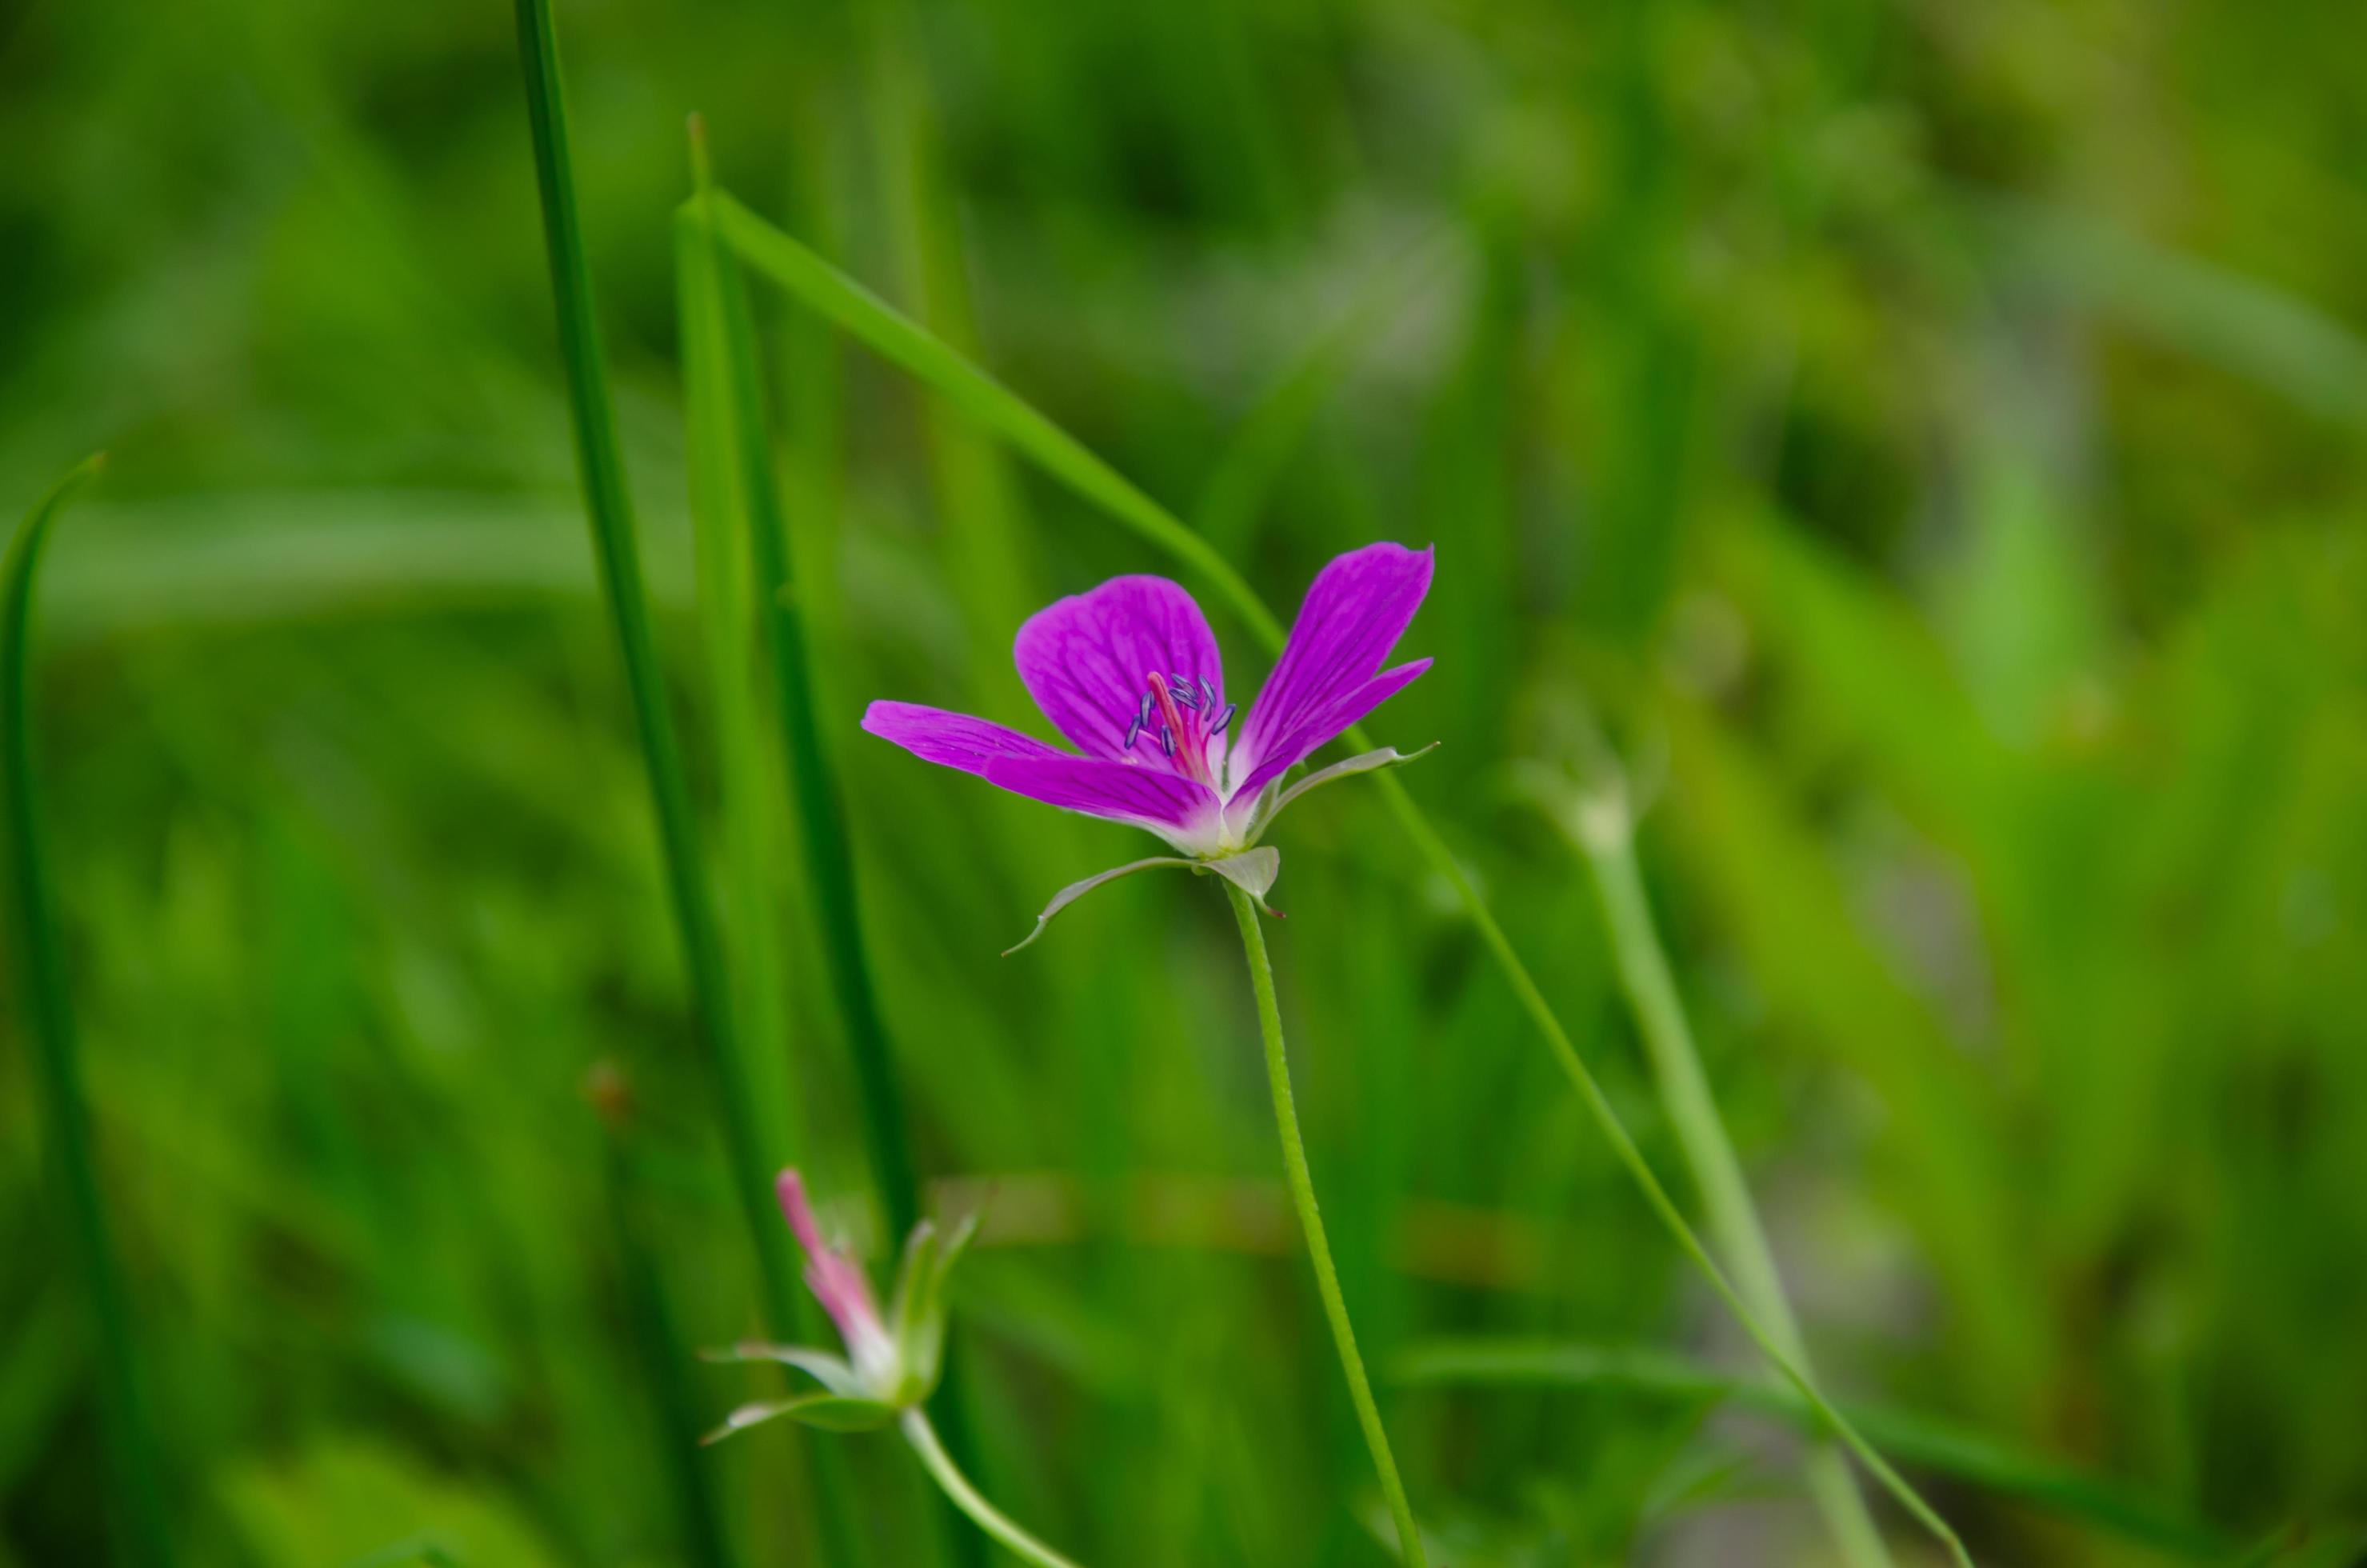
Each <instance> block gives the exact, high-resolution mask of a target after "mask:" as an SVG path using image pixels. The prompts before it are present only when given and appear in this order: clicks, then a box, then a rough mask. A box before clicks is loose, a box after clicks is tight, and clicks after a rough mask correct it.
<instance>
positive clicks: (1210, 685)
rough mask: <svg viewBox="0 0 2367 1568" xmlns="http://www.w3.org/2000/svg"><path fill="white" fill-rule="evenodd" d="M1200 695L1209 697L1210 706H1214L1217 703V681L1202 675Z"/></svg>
mask: <svg viewBox="0 0 2367 1568" xmlns="http://www.w3.org/2000/svg"><path fill="white" fill-rule="evenodd" d="M1200 695H1201V696H1202V697H1204V698H1206V699H1207V701H1208V706H1209V707H1211V708H1214V707H1215V706H1216V705H1217V683H1216V682H1215V681H1212V680H1210V679H1209V678H1208V677H1207V676H1201V677H1200Z"/></svg>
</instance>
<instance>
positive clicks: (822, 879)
mask: <svg viewBox="0 0 2367 1568" xmlns="http://www.w3.org/2000/svg"><path fill="white" fill-rule="evenodd" d="M709 199H711V198H702V199H700V200H699V201H697V202H694V204H693V207H694V210H696V211H697V212H698V214H699V218H700V221H701V222H702V226H703V227H705V228H706V230H707V233H708V235H709V238H710V244H708V247H707V248H708V259H709V264H710V267H711V271H710V275H709V276H710V284H709V287H710V288H711V289H712V290H713V293H714V298H715V302H716V307H717V312H718V320H719V327H720V345H721V347H722V350H723V354H724V369H725V371H726V374H727V380H728V384H729V390H730V398H731V417H730V431H731V437H732V441H733V447H734V454H735V457H736V459H737V465H738V470H739V481H740V487H741V494H742V497H743V499H744V500H745V503H746V506H747V509H748V529H747V532H748V545H749V551H750V568H751V571H752V572H753V575H754V578H755V584H756V589H757V605H758V609H757V619H759V620H760V621H761V622H762V625H763V631H764V647H765V652H766V653H767V654H768V655H769V656H770V658H771V661H772V671H773V687H774V690H773V696H774V699H775V700H776V702H777V703H778V705H779V718H780V725H781V738H782V744H783V745H784V747H785V749H786V750H787V756H788V767H789V785H790V796H791V805H792V806H793V808H794V814H795V816H796V818H797V825H798V838H799V842H800V844H801V846H802V847H803V849H804V855H805V869H806V875H807V876H808V877H809V878H810V879H811V881H812V883H813V902H814V912H815V915H816V916H817V919H816V925H817V926H818V927H819V936H820V937H821V945H822V956H823V960H824V963H825V967H826V968H827V969H828V971H829V973H830V979H831V988H832V994H833V997H834V999H835V1000H836V1002H837V1005H838V1008H839V1015H840V1017H841V1019H842V1020H843V1021H844V1024H845V1027H846V1032H847V1043H848V1047H849V1049H850V1050H851V1051H852V1052H853V1054H854V1058H855V1086H856V1090H857V1093H858V1094H859V1096H860V1097H861V1100H862V1109H863V1121H864V1132H865V1141H866V1146H867V1148H868V1150H869V1152H870V1155H871V1165H872V1173H873V1175H874V1176H875V1177H876V1179H877V1180H878V1184H879V1197H880V1203H881V1207H882V1208H883V1209H884V1210H886V1211H887V1218H888V1233H889V1235H890V1236H897V1237H900V1236H903V1235H905V1234H906V1233H909V1232H910V1231H911V1230H912V1227H913V1226H914V1225H915V1224H917V1223H919V1221H920V1218H921V1212H920V1185H919V1181H918V1178H917V1177H916V1176H914V1174H913V1168H912V1151H911V1148H910V1145H909V1142H908V1139H907V1132H906V1123H905V1120H904V1108H903V1096H902V1092H901V1090H900V1088H899V1086H898V1085H897V1082H896V1068H895V1061H894V1056H893V1053H892V1051H891V1050H890V1048H889V1041H888V1028H887V1024H886V1022H885V1020H884V1019H883V1018H882V1017H881V1016H880V1012H879V998H878V993H877V991H876V990H875V989H874V987H873V985H872V981H871V960H870V958H869V955H868V954H867V953H866V951H865V950H864V943H863V920H862V910H861V906H860V901H859V899H858V896H857V892H856V888H855V861H854V858H853V856H852V854H851V853H850V852H849V850H848V848H847V842H846V813H845V812H844V809H843V807H842V806H841V804H840V801H839V794H838V783H837V779H836V777H835V776H834V775H833V773H832V768H831V761H830V756H831V754H830V747H829V746H828V745H827V744H825V742H824V741H823V739H822V733H821V722H820V720H819V717H818V712H817V710H818V703H817V693H816V690H815V685H814V678H813V660H812V653H811V649H810V646H809V644H808V642H807V638H806V630H805V626H804V623H803V617H802V611H801V609H800V607H799V604H798V584H797V583H796V581H795V580H794V578H793V577H792V575H791V574H790V571H789V561H788V551H787V525H786V520H785V519H784V517H783V516H782V512H781V503H780V493H779V490H778V487H777V486H776V484H775V483H774V480H773V469H772V455H771V446H770V442H769V439H768V437H767V435H766V431H765V423H764V393H763V389H762V387H761V385H760V383H759V382H758V380H757V373H756V353H755V341H756V339H755V330H754V327H753V325H752V324H751V322H750V318H749V313H748V305H747V299H746V292H745V290H744V289H743V288H742V284H741V281H740V275H739V270H738V269H737V268H736V267H732V266H730V265H729V260H728V257H727V256H726V254H725V252H724V250H723V247H722V246H721V244H719V243H713V235H714V229H713V226H712V224H713V220H712V215H711V212H710V211H709V210H707V208H706V206H705V203H706V202H707V201H708V200H709Z"/></svg>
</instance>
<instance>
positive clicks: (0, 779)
mask: <svg viewBox="0 0 2367 1568" xmlns="http://www.w3.org/2000/svg"><path fill="white" fill-rule="evenodd" d="M100 463H101V459H100V458H96V457H94V458H92V459H90V460H87V461H86V462H85V463H83V464H82V465H81V466H80V467H78V468H76V469H75V470H74V472H71V473H69V474H67V475H66V476H65V477H64V478H63V479H62V480H60V481H59V482H58V483H56V485H54V486H53V487H52V488H51V491H50V493H49V494H47V495H44V496H43V497H41V499H40V503H39V504H38V505H36V506H34V507H33V509H32V511H31V512H30V513H28V515H27V516H26V518H25V520H24V522H23V523H22V524H21V525H20V526H19V527H18V528H17V536H16V538H14V539H13V540H10V541H9V543H8V553H7V555H6V559H5V560H0V795H4V796H5V797H6V811H5V816H4V817H0V835H5V843H4V844H0V851H5V854H6V859H7V867H8V871H7V894H6V897H7V935H8V950H9V951H10V952H11V953H13V954H15V955H16V963H15V969H16V984H17V994H18V995H20V996H22V997H23V998H24V1006H25V1032H26V1034H27V1036H28V1038H29V1039H30V1040H31V1042H32V1056H33V1062H34V1072H35V1075H36V1076H37V1078H38V1079H39V1092H40V1096H41V1101H42V1105H41V1110H42V1120H43V1122H44V1123H45V1124H46V1126H47V1129H48V1136H49V1143H50V1149H51V1158H52V1159H53V1160H54V1161H55V1163H56V1167H57V1174H58V1180H59V1184H60V1186H61V1187H62V1189H63V1192H64V1197H65V1203H66V1224H65V1230H66V1233H67V1236H68V1237H69V1238H70V1241H71V1244H72V1245H73V1247H74V1261H75V1264H76V1265H77V1266H78V1267H79V1268H80V1270H81V1273H82V1277H83V1285H84V1289H85V1290H87V1291H88V1292H89V1295H90V1312H91V1316H92V1317H93V1318H94V1319H95V1320H96V1324H97V1330H98V1381H99V1400H100V1404H101V1414H102V1415H103V1417H104V1421H105V1431H106V1444H107V1459H108V1471H109V1483H110V1487H111V1490H112V1493H113V1502H112V1506H110V1507H109V1508H108V1515H109V1517H111V1518H112V1519H114V1520H115V1521H117V1527H116V1530H115V1532H114V1533H115V1536H116V1540H115V1549H116V1552H117V1555H118V1557H119V1561H122V1562H132V1563H137V1564H140V1565H141V1568H164V1565H165V1564H169V1563H170V1562H173V1560H174V1552H173V1539H172V1532H171V1529H170V1528H169V1526H168V1524H167V1520H166V1516H165V1509H164V1483H163V1480H162V1471H161V1470H160V1468H159V1466H158V1462H157V1452H156V1439H155V1432H154V1428H153V1425H152V1423H151V1421H150V1419H149V1413H148V1401H147V1385H146V1381H145V1380H144V1378H143V1376H142V1371H141V1366H140V1357H139V1346H138V1343H137V1341H136V1339H135V1336H134V1335H133V1334H132V1330H131V1309H130V1301H129V1299H128V1297H127V1295H126V1292H125V1290H124V1286H123V1269H122V1265H121V1263H120V1262H119V1260H118V1258H117V1256H116V1253H115V1246H114V1243H113V1240H112V1238H111V1237H110V1236H109V1234H108V1223H107V1205H106V1202H105V1200H104V1199H102V1198H101V1196H100V1194H99V1187H98V1169H97V1165H96V1161H95V1160H94V1159H93V1157H92V1154H91V1147H90V1110H89V1106H88V1103H87V1102H86V1100H85V1097H84V1094H83V1083H82V1062H81V1057H80V1046H79V1044H78V1043H77V1041H76V1040H75V1035H74V1004H73V1001H72V998H71V996H70V994H69V993H68V990H67V985H66V970H65V952H64V949H63V948H62V945H61V944H60V942H59V939H58V927H57V915H56V910H55V909H54V907H53V906H52V904H51V898H50V884H49V870H48V867H47V865H46V863H45V861H44V859H43V846H42V842H41V832H40V814H39V811H38V809H37V807H36V805H35V802H34V799H33V756H32V728H33V726H32V715H31V711H30V709H31V703H32V683H31V681H30V679H29V678H28V659H29V653H30V644H31V634H32V619H33V579H34V574H35V571H36V569H37V568H38V567H39V566H40V559H41V546H42V545H43V544H44V543H45V542H47V540H48V539H49V535H50V529H51V527H52V526H54V525H55V523H56V522H57V519H58V515H59V514H60V513H61V512H62V511H63V510H64V509H65V506H66V503H67V502H69V501H71V500H72V499H73V498H74V494H75V493H76V492H78V491H80V490H81V489H82V488H83V486H85V484H88V483H90V482H91V480H92V479H93V478H95V477H96V475H97V473H98V471H99V467H100Z"/></svg>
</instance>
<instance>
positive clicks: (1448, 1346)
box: [1391, 1339, 2233, 1561]
mask: <svg viewBox="0 0 2367 1568" xmlns="http://www.w3.org/2000/svg"><path fill="white" fill-rule="evenodd" d="M1391 1372H1392V1374H1393V1381H1396V1382H1398V1383H1399V1384H1401V1385H1408V1386H1423V1385H1428V1386H1433V1387H1502V1388H1538V1387H1554V1388H1572V1389H1600V1390H1611V1391H1616V1392H1623V1393H1633V1394H1638V1395H1644V1396H1648V1397H1651V1398H1656V1399H1669V1400H1681V1401H1694V1400H1709V1401H1718V1402H1722V1403H1731V1404H1736V1405H1740V1406H1743V1407H1744V1408H1747V1409H1750V1410H1753V1411H1757V1412H1759V1413H1761V1414H1763V1415H1771V1416H1773V1417H1775V1418H1776V1419H1778V1420H1781V1421H1784V1422H1786V1423H1788V1424H1790V1425H1791V1426H1795V1427H1798V1428H1799V1429H1800V1430H1802V1431H1803V1432H1806V1433H1810V1434H1814V1433H1815V1432H1816V1431H1817V1430H1818V1426H1819V1425H1820V1422H1819V1420H1818V1415H1817V1413H1816V1410H1815V1409H1814V1408H1813V1407H1812V1406H1811V1405H1810V1404H1809V1403H1807V1402H1806V1400H1804V1399H1802V1398H1801V1397H1800V1395H1799V1393H1798V1392H1797V1391H1795V1390H1793V1389H1790V1388H1786V1387H1784V1385H1782V1384H1780V1383H1772V1382H1768V1381H1764V1380H1762V1379H1755V1378H1745V1377H1738V1376H1736V1375H1734V1374H1733V1373H1730V1372H1726V1371H1721V1370H1720V1369H1717V1368H1716V1367H1711V1366H1708V1365H1705V1364H1704V1363H1703V1362H1700V1361H1696V1360H1693V1359H1692V1358H1688V1357H1684V1356H1678V1355H1672V1354H1670V1353H1669V1352H1667V1351H1662V1350H1656V1349H1651V1348H1648V1347H1644V1346H1611V1345H1588V1344H1572V1343H1547V1342H1540V1341H1530V1340H1511V1339H1441V1340H1432V1341H1428V1342H1425V1343H1421V1344H1417V1345H1413V1346H1408V1347H1407V1348H1406V1349H1405V1351H1404V1352H1403V1353H1402V1354H1401V1355H1399V1358H1397V1361H1396V1363H1395V1364H1394V1366H1393V1367H1392V1368H1391ZM1849 1413H1850V1419H1851V1420H1852V1422H1853V1423H1855V1424H1856V1426H1858V1428H1859V1429H1860V1430H1861V1431H1863V1432H1864V1433H1865V1434H1866V1436H1867V1437H1869V1438H1871V1439H1872V1440H1873V1441H1874V1442H1876V1443H1879V1444H1880V1445H1881V1446H1882V1447H1883V1448H1884V1449H1886V1450H1888V1451H1889V1452H1891V1453H1894V1454H1896V1455H1897V1456H1898V1457H1899V1458H1900V1459H1902V1460H1907V1461H1908V1463H1910V1464H1916V1465H1920V1466H1922V1467H1923V1468H1925V1469H1927V1470H1931V1471H1936V1472H1938V1473H1940V1474H1942V1475H1948V1476H1954V1477H1955V1478H1956V1479H1957V1480H1960V1481H1966V1482H1971V1483H1974V1484H1976V1485H1979V1486H1983V1487H1987V1488H1988V1489H1989V1490H1990V1491H1993V1492H1999V1493H2003V1494H2007V1495H2009V1496H2013V1497H2019V1498H2022V1499H2023V1500H2024V1501H2027V1502H2030V1503H2033V1504H2037V1505H2039V1506H2043V1507H2046V1508H2049V1509H2052V1510H2053V1511H2055V1512H2056V1513H2059V1514H2063V1515H2066V1516H2067V1517H2072V1518H2077V1519H2080V1520H2084V1521H2085V1522H2087V1523H2088V1524H2090V1525H2092V1526H2094V1527H2096V1528H2100V1529H2105V1530H2110V1531H2112V1532H2113V1533H2114V1534H2116V1535H2120V1536H2124V1537H2126V1538H2127V1539H2129V1540H2135V1541H2141V1542H2143V1543H2144V1544H2146V1546H2150V1547H2154V1548H2157V1549H2158V1550H2160V1551H2168V1552H2173V1553H2176V1554H2177V1555H2179V1556H2181V1557H2187V1558H2192V1559H2195V1560H2197V1561H2203V1560H2208V1559H2218V1558H2222V1557H2224V1556H2225V1554H2226V1553H2227V1552H2228V1551H2231V1550H2233V1548H2232V1544H2231V1543H2230V1542H2229V1541H2227V1540H2225V1539H2223V1538H2222V1537H2221V1536H2220V1535H2219V1533H2218V1532H2217V1531H2215V1530H2214V1529H2212V1528H2210V1527H2209V1526H2207V1525H2203V1524H2201V1523H2198V1522H2197V1521H2195V1520H2193V1519H2191V1518H2188V1517H2184V1516H2182V1515H2180V1514H2179V1513H2177V1512H2176V1511H2175V1510H2173V1509H2171V1508H2169V1506H2165V1505H2164V1504H2162V1503H2160V1502H2158V1501H2157V1500H2156V1499H2154V1498H2151V1497H2147V1496H2146V1495H2144V1494H2141V1493H2138V1492H2135V1491H2133V1490H2131V1489H2129V1488H2127V1487H2125V1486H2122V1485H2120V1484H2118V1483H2113V1482H2111V1481H2108V1480H2105V1479H2103V1478H2101V1477H2100V1476H2096V1475H2092V1474H2090V1473H2089V1472H2087V1471H2082V1470H2078V1469H2076V1468H2074V1467H2072V1466H2070V1465H2067V1464H2063V1463H2061V1462H2059V1461H2057V1460H2051V1459H2048V1458H2046V1457H2045V1456H2044V1455H2039V1454H2033V1453H2029V1452H2027V1451H2025V1450H2023V1449H2018V1448H2016V1447H2014V1446H2013V1445H2011V1444H2010V1443H2005V1442H2002V1441H2000V1440H1999V1439H1998V1438H1995V1437H1989V1436H1988V1435H1987V1434H1986V1433H1982V1432H1978V1431H1976V1430H1974V1429H1972V1428H1970V1427H1966V1426H1958V1425H1956V1424H1954V1423H1953V1422H1948V1421H1942V1420H1939V1419H1937V1418H1935V1417H1932V1416H1928V1415H1920V1414H1919V1413H1917V1412H1915V1411H1911V1410H1904V1409H1900V1408H1898V1407H1897V1406H1895V1405H1883V1404H1861V1403H1851V1405H1850V1406H1849Z"/></svg>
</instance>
